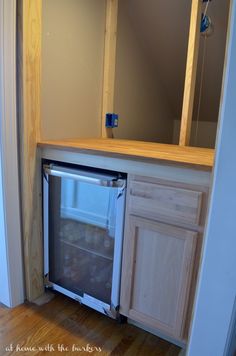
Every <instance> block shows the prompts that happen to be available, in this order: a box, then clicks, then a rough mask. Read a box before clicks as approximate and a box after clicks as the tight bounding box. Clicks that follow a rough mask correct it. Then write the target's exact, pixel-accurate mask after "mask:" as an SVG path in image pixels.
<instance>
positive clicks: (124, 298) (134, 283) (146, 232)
mask: <svg viewBox="0 0 236 356" xmlns="http://www.w3.org/2000/svg"><path fill="white" fill-rule="evenodd" d="M196 238H197V233H196V232H193V231H188V230H185V229H182V228H178V227H174V226H170V225H166V224H162V223H158V222H155V221H151V220H148V219H145V218H140V217H136V216H132V215H130V216H129V218H128V221H127V226H126V236H125V241H124V255H123V270H122V285H121V313H123V314H124V315H126V316H128V317H130V318H131V319H133V320H136V321H138V322H140V323H142V324H143V325H146V326H149V327H152V328H155V329H158V330H160V331H162V332H164V333H166V334H169V335H170V336H173V337H175V338H178V339H181V338H182V335H183V329H184V322H185V315H186V309H187V302H188V295H189V287H190V281H191V274H192V269H193V261H194V255H195V247H196Z"/></svg>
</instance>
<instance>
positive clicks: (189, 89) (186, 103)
mask: <svg viewBox="0 0 236 356" xmlns="http://www.w3.org/2000/svg"><path fill="white" fill-rule="evenodd" d="M201 8H202V0H192V9H191V19H190V30H189V41H188V54H187V64H186V73H185V85H184V99H183V107H182V117H181V128H180V139H179V144H180V145H181V146H188V145H189V141H190V133H191V124H192V114H193V103H194V93H195V83H196V74H197V62H198V50H199V40H200V21H201Z"/></svg>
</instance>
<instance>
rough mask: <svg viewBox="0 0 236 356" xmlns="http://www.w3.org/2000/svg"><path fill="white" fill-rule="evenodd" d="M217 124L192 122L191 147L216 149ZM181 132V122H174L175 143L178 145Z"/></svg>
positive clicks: (212, 122)
mask: <svg viewBox="0 0 236 356" xmlns="http://www.w3.org/2000/svg"><path fill="white" fill-rule="evenodd" d="M216 131H217V122H214V121H199V122H198V123H197V122H196V121H193V122H192V128H191V137H190V146H195V147H207V148H215V140H216ZM179 132H180V120H174V128H173V141H172V143H173V144H175V145H178V143H179Z"/></svg>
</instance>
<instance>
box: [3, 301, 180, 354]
mask: <svg viewBox="0 0 236 356" xmlns="http://www.w3.org/2000/svg"><path fill="white" fill-rule="evenodd" d="M11 345H12V350H11ZM62 345H63V346H64V350H63V348H62ZM7 347H8V350H7ZM179 352H180V348H178V347H176V346H174V345H172V344H170V343H168V342H167V341H164V340H162V339H160V338H158V337H156V336H154V335H151V334H149V333H147V332H145V331H143V330H141V329H138V328H137V327H135V326H133V325H128V324H118V323H117V322H116V321H115V320H112V319H109V318H107V317H106V316H104V315H102V314H100V313H98V312H96V311H94V310H92V309H90V308H87V307H85V306H81V305H79V304H78V303H77V302H75V301H73V300H71V299H69V298H66V297H64V296H62V295H57V296H56V297H55V298H54V299H53V300H51V301H50V302H49V303H47V304H45V305H43V306H36V305H33V304H29V303H26V304H24V305H21V306H19V307H17V308H15V309H7V308H5V307H3V306H1V305H0V356H12V355H15V356H17V355H18V356H19V355H26V356H27V355H30V356H34V355H47V354H48V355H51V354H54V355H68V356H70V355H76V354H79V355H88V354H92V355H93V356H96V355H100V356H109V355H110V356H121V355H122V356H123V355H124V356H136V355H140V356H144V355H148V356H152V355H153V356H155V355H159V356H162V355H166V356H170V355H171V356H176V355H178V354H179Z"/></svg>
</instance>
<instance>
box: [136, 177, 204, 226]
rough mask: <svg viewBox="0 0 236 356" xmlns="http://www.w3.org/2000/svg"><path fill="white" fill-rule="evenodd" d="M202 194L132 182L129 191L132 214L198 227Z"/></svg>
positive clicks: (177, 188)
mask: <svg viewBox="0 0 236 356" xmlns="http://www.w3.org/2000/svg"><path fill="white" fill-rule="evenodd" d="M202 194H203V193H202V192H198V191H194V190H189V189H183V188H179V187H169V186H164V185H161V184H156V183H150V182H142V181H138V180H132V181H131V182H130V190H129V211H130V213H133V214H137V215H140V214H141V216H142V214H144V215H145V216H148V217H151V218H160V217H163V218H167V219H168V220H169V221H170V222H171V221H173V222H174V223H178V222H182V223H185V224H194V225H198V224H199V223H200V213H201V204H202Z"/></svg>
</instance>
